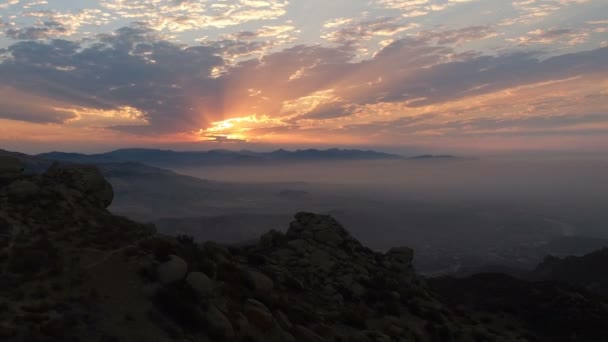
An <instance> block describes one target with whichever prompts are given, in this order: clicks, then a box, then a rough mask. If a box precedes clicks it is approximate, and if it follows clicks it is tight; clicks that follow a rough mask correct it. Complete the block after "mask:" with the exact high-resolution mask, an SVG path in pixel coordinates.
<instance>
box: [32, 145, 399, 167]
mask: <svg viewBox="0 0 608 342" xmlns="http://www.w3.org/2000/svg"><path fill="white" fill-rule="evenodd" d="M38 157H42V158H45V159H53V160H61V161H67V162H79V163H92V164H104V163H113V162H125V161H130V162H139V163H143V164H148V165H163V166H166V165H180V166H190V165H191V166H196V165H205V164H233V163H256V162H277V161H279V162H280V161H316V160H380V159H382V160H390V159H394V160H399V159H405V157H403V156H400V155H397V154H390V153H384V152H377V151H371V150H346V149H337V148H333V149H328V150H317V149H307V150H296V151H287V150H283V149H279V150H276V151H273V152H254V151H248V150H241V151H230V150H210V151H185V152H178V151H172V150H157V149H143V148H130V149H120V150H115V151H111V152H106V153H100V154H90V155H89V154H79V153H64V152H50V153H43V154H39V155H38Z"/></svg>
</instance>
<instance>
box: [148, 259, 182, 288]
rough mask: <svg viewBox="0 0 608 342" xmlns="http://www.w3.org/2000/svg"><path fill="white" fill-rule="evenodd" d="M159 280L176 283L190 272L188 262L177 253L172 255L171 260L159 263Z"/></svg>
mask: <svg viewBox="0 0 608 342" xmlns="http://www.w3.org/2000/svg"><path fill="white" fill-rule="evenodd" d="M156 272H157V274H158V280H159V281H160V282H161V283H163V284H170V283H174V282H176V281H178V280H181V279H183V278H184V277H185V276H186V273H187V272H188V264H187V263H186V262H185V261H184V259H182V258H180V257H178V256H177V255H170V256H169V261H167V262H164V263H162V264H160V265H158V268H157V269H156Z"/></svg>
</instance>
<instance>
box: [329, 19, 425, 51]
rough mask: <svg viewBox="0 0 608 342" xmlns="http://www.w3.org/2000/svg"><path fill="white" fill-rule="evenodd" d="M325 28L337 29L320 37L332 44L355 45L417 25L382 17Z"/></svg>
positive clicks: (332, 24)
mask: <svg viewBox="0 0 608 342" xmlns="http://www.w3.org/2000/svg"><path fill="white" fill-rule="evenodd" d="M338 24H339V25H338ZM325 27H329V28H334V27H339V29H337V30H334V31H330V32H327V33H325V34H324V35H322V36H321V37H322V38H324V39H326V40H328V41H329V42H332V43H338V44H343V45H356V44H358V43H360V42H362V41H367V40H370V39H372V38H374V37H390V36H393V35H396V34H397V33H400V32H403V31H406V30H410V29H412V28H415V27H418V25H417V24H415V23H405V22H404V21H403V19H402V18H399V17H382V18H376V19H372V20H364V21H359V22H353V21H338V22H330V25H329V26H327V24H326V25H325Z"/></svg>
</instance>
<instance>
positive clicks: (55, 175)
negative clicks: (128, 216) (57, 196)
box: [44, 163, 114, 208]
mask: <svg viewBox="0 0 608 342" xmlns="http://www.w3.org/2000/svg"><path fill="white" fill-rule="evenodd" d="M44 177H45V178H46V179H47V180H51V181H53V182H57V183H60V184H62V185H64V186H66V187H67V188H69V189H71V190H75V191H77V192H79V193H81V194H82V195H83V197H84V198H85V199H87V200H88V201H89V202H91V203H93V204H95V205H97V206H100V207H103V208H107V207H108V206H109V205H110V204H112V199H113V198H114V191H113V190H112V186H111V185H110V183H108V181H106V180H105V178H104V177H103V176H102V174H101V172H99V170H98V169H97V167H95V166H92V165H59V164H57V163H55V164H53V165H52V166H51V167H50V168H49V169H48V170H47V171H46V172H45V173H44Z"/></svg>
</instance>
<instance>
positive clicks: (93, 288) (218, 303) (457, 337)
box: [0, 158, 608, 342]
mask: <svg viewBox="0 0 608 342" xmlns="http://www.w3.org/2000/svg"><path fill="white" fill-rule="evenodd" d="M0 165H1V167H0V240H1V242H0V248H1V250H0V270H1V273H0V293H1V294H2V296H1V303H0V337H1V338H2V340H3V341H180V342H182V341H302V342H308V341H370V342H372V341H526V340H535V341H554V340H555V341H557V340H560V339H554V338H553V337H554V335H551V334H548V335H546V336H543V335H542V334H541V333H542V332H543V331H541V330H538V331H537V330H529V327H528V326H526V325H525V324H524V322H525V319H528V316H525V315H521V316H510V317H509V318H508V320H507V319H506V318H504V315H503V314H501V313H500V312H497V311H489V312H488V313H487V315H490V316H492V319H490V320H482V319H479V318H478V317H477V316H476V312H474V311H473V312H463V311H462V310H459V309H457V308H456V307H452V303H451V301H446V302H443V301H442V299H441V297H439V296H437V295H436V294H435V293H434V291H433V290H431V288H429V287H428V286H427V285H426V282H425V281H424V280H423V279H421V278H420V277H418V276H417V275H416V273H415V272H414V270H413V268H412V263H411V262H412V258H413V251H412V250H411V249H409V248H407V247H401V248H394V249H391V250H390V251H388V252H387V253H377V252H374V251H372V250H370V249H368V248H366V247H364V246H363V245H361V243H359V242H358V241H357V240H356V239H354V238H353V237H352V236H351V235H350V234H349V233H348V232H347V231H346V230H345V229H344V228H343V227H342V226H341V225H340V224H339V223H338V222H336V221H335V220H334V219H333V218H332V217H330V216H324V215H316V214H312V213H304V212H302V213H299V214H297V215H296V216H295V220H294V221H293V222H292V223H291V224H290V227H289V229H288V230H287V231H286V233H279V232H276V231H271V232H268V233H266V234H264V235H263V236H262V237H261V238H260V239H259V240H258V241H257V242H254V243H252V244H250V245H246V246H239V247H236V246H223V245H219V244H215V243H205V244H202V245H201V244H197V243H195V242H194V241H193V240H192V239H191V238H188V237H184V236H182V237H178V238H171V237H167V236H163V235H158V234H156V233H155V232H154V229H153V227H151V226H148V225H142V224H138V223H135V222H133V221H130V220H128V219H125V218H122V217H118V216H114V215H112V214H110V213H109V212H108V211H107V209H106V208H107V207H108V206H109V205H110V203H111V201H112V197H113V191H112V187H111V186H110V185H109V183H108V182H106V181H105V179H104V178H103V177H102V176H101V174H100V173H99V171H98V170H97V169H96V168H94V167H91V166H78V165H67V166H57V165H54V166H52V167H51V168H49V169H48V170H47V171H46V172H45V173H43V174H42V175H24V174H23V173H22V169H23V165H22V164H21V163H20V162H19V161H18V160H17V159H10V158H0ZM481 286H483V283H482V285H481ZM490 288H492V287H490ZM522 291H523V293H524V294H527V291H528V289H527V287H525V286H524V287H523V290H522ZM465 292H466V291H463V293H465ZM480 293H482V292H480ZM490 293H491V292H490ZM575 294H576V296H578V297H576V298H578V299H577V303H579V304H577V306H576V308H577V309H581V310H583V311H582V312H586V311H585V310H592V311H590V312H593V314H594V315H595V316H593V317H594V319H593V320H590V321H589V322H587V323H586V324H585V325H584V327H585V329H586V330H587V331H588V332H589V335H585V336H597V334H598V333H602V332H603V331H604V330H603V329H605V328H603V323H602V322H605V321H606V319H608V311H606V309H605V307H604V306H602V303H601V302H594V298H595V297H588V295H587V294H586V293H585V292H575ZM524 298H525V297H524ZM560 305H568V304H567V302H563V303H561V304H560ZM582 317H586V316H582ZM577 322H578V321H577ZM598 322H600V323H598ZM562 329H563V328H562ZM593 334H595V335H593ZM579 336H582V335H579ZM561 340H563V339H561ZM578 340H581V339H578Z"/></svg>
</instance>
